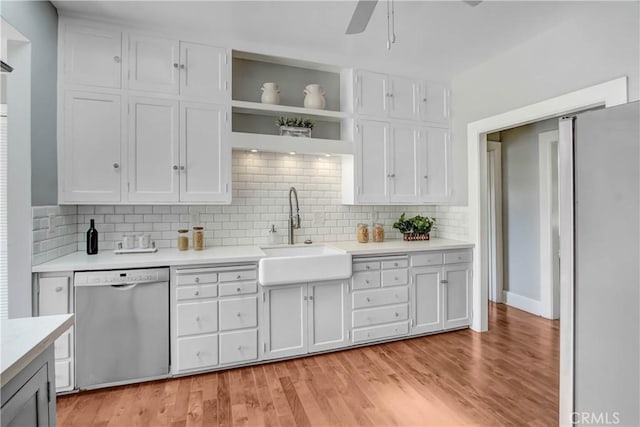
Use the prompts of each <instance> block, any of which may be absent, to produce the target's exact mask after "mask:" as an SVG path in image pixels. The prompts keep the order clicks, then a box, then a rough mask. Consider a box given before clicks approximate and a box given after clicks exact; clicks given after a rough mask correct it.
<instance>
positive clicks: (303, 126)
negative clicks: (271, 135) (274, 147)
mask: <svg viewBox="0 0 640 427" xmlns="http://www.w3.org/2000/svg"><path fill="white" fill-rule="evenodd" d="M276 125H278V126H280V135H286V136H296V137H298V136H303V137H307V138H311V130H312V129H313V126H314V125H315V123H313V121H311V120H309V119H305V118H303V117H287V116H280V117H278V120H276Z"/></svg>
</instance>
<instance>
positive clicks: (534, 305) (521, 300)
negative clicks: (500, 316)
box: [502, 291, 542, 316]
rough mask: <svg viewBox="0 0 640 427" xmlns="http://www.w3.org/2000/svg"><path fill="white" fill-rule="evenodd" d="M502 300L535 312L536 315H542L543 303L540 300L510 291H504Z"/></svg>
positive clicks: (510, 304)
mask: <svg viewBox="0 0 640 427" xmlns="http://www.w3.org/2000/svg"><path fill="white" fill-rule="evenodd" d="M502 301H503V302H504V303H505V304H507V305H509V306H511V307H515V308H517V309H520V310H523V311H526V312H528V313H531V314H535V315H536V316H540V315H542V304H541V302H540V301H537V300H534V299H531V298H527V297H523V296H522V295H518V294H514V293H513V292H509V291H502Z"/></svg>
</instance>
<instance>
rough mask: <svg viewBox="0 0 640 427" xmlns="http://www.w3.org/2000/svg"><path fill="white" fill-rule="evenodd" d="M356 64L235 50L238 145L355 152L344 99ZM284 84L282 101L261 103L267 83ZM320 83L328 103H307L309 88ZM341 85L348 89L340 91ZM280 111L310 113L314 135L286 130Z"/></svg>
mask: <svg viewBox="0 0 640 427" xmlns="http://www.w3.org/2000/svg"><path fill="white" fill-rule="evenodd" d="M349 73H351V70H342V69H340V68H338V67H335V66H330V65H325V64H317V63H312V62H307V61H300V60H294V59H289V58H280V57H274V56H267V55H261V54H255V53H248V52H241V51H233V54H232V84H231V88H232V91H231V92H232V93H231V96H232V101H231V112H232V117H231V127H232V134H231V135H232V147H233V149H234V150H247V151H249V150H258V151H268V152H280V153H291V152H295V153H296V154H313V155H338V156H346V155H352V154H353V114H352V111H349V110H350V107H349V106H350V103H349V102H346V101H345V99H346V97H345V93H347V92H346V91H344V89H345V88H341V86H344V85H345V82H350V80H349V79H348V78H345V75H347V74H349ZM265 82H275V83H276V84H278V86H279V87H280V102H281V104H280V105H272V104H262V103H261V102H260V98H261V95H262V91H261V90H260V89H261V88H262V84H263V83H265ZM312 83H317V84H319V85H321V86H322V87H323V88H324V89H325V92H326V95H325V98H326V101H327V106H326V109H324V110H317V109H310V108H304V106H303V105H304V92H303V91H304V88H305V86H306V85H308V84H312ZM341 89H342V90H343V92H341ZM279 116H293V117H305V118H309V119H311V120H313V121H314V122H315V126H314V128H313V131H312V133H311V134H312V137H311V138H298V137H291V136H281V135H280V134H279V133H280V130H279V128H278V126H277V125H276V123H275V122H276V119H277V118H278V117H279Z"/></svg>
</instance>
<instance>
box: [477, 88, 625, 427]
mask: <svg viewBox="0 0 640 427" xmlns="http://www.w3.org/2000/svg"><path fill="white" fill-rule="evenodd" d="M626 102H627V77H620V78H617V79H615V80H611V81H608V82H605V83H601V84H599V85H595V86H591V87H588V88H585V89H580V90H577V91H574V92H571V93H568V94H565V95H560V96H558V97H555V98H551V99H547V100H545V101H541V102H538V103H535V104H531V105H528V106H525V107H522V108H518V109H515V110H512V111H508V112H505V113H502V114H498V115H495V116H492V117H487V118H485V119H482V120H478V121H475V122H472V123H469V124H468V125H467V149H468V174H469V175H468V182H469V209H468V215H469V239H470V240H471V241H472V242H473V243H475V256H474V260H473V269H474V272H475V274H474V275H473V283H472V288H473V291H472V297H473V300H472V304H473V307H472V309H473V313H474V316H473V319H472V322H471V328H472V329H473V330H475V331H478V332H484V331H487V330H488V326H489V322H488V319H489V313H488V305H487V301H488V294H489V289H488V288H489V286H488V283H489V280H488V270H489V269H488V256H487V253H486V252H487V250H486V248H487V240H488V238H487V219H486V215H487V179H486V175H487V159H486V155H485V154H484V153H486V151H487V133H491V132H496V131H501V130H504V129H509V128H513V127H516V126H522V125H526V124H529V123H533V122H536V121H540V120H544V119H549V118H552V117H560V116H563V115H566V114H571V113H575V112H578V111H583V110H586V109H589V108H594V107H598V106H605V107H612V106H614V105H620V104H624V103H626ZM481 154H482V155H481ZM561 164H562V161H561ZM564 174H566V171H562V170H561V171H560V179H563V176H565V175H564ZM561 198H562V196H561ZM571 200H573V199H571ZM560 209H562V206H561V207H560ZM560 216H561V217H562V212H561V213H560ZM570 232H571V234H570V235H571V236H573V230H570ZM561 236H563V237H564V236H565V234H564V233H563V231H562V230H561ZM572 238H573V237H571V239H572ZM562 239H563V238H561V241H562ZM561 246H562V243H561ZM561 251H562V248H561ZM563 259H564V258H563ZM563 265H564V267H565V268H563V272H564V273H566V270H567V269H572V268H573V265H572V264H569V263H567V262H564V263H563ZM563 272H561V275H562V274H563ZM562 277H564V276H562ZM565 279H566V278H565ZM568 286H573V284H572V282H571V283H569V282H567V281H566V280H562V279H561V313H560V316H561V318H562V319H564V320H563V321H562V322H561V327H560V420H559V421H560V424H561V425H570V424H571V412H572V410H573V364H572V361H573V344H572V343H573V324H571V320H570V319H572V316H571V315H570V314H569V313H568V312H567V311H566V310H567V308H570V310H571V312H572V310H573V292H572V291H571V292H570V293H569V292H567V290H566V288H567V287H568ZM569 328H570V329H569ZM568 361H570V362H568Z"/></svg>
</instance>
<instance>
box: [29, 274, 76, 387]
mask: <svg viewBox="0 0 640 427" xmlns="http://www.w3.org/2000/svg"><path fill="white" fill-rule="evenodd" d="M72 275H73V273H62V274H61V273H40V274H38V276H37V277H36V278H35V282H34V292H35V295H36V297H35V299H34V305H35V307H34V311H35V312H36V313H37V315H38V316H50V315H54V314H66V313H73V292H72V281H71V277H72ZM53 348H54V355H55V379H56V391H58V392H63V391H71V390H73V389H74V388H75V380H74V370H75V364H74V363H75V362H74V360H75V358H74V335H73V326H72V327H71V328H69V330H67V331H66V332H65V333H64V334H62V335H61V336H60V337H59V338H58V339H57V340H56V341H55V342H54V344H53Z"/></svg>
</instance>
